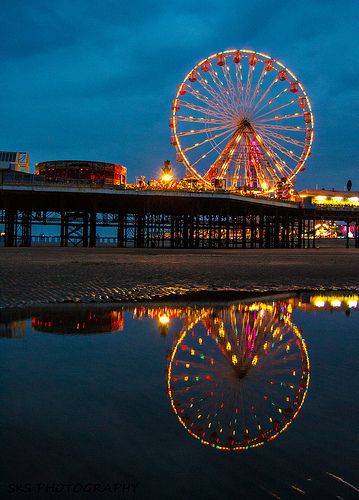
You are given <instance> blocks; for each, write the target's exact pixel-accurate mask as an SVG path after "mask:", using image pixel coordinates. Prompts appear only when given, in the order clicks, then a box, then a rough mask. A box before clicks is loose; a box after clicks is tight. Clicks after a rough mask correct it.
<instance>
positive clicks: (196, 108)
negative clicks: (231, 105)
mask: <svg viewBox="0 0 359 500" xmlns="http://www.w3.org/2000/svg"><path fill="white" fill-rule="evenodd" d="M181 107H185V108H188V109H192V110H193V111H198V112H201V113H202V114H204V115H209V116H213V117H215V118H221V117H222V118H226V119H228V116H226V115H225V114H224V113H221V112H220V111H214V110H211V109H208V108H207V109H206V108H205V107H203V106H198V105H197V104H192V103H191V102H187V101H181Z"/></svg>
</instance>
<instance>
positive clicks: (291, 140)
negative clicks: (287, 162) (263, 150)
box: [257, 126, 305, 149]
mask: <svg viewBox="0 0 359 500" xmlns="http://www.w3.org/2000/svg"><path fill="white" fill-rule="evenodd" d="M257 130H259V131H261V130H262V131H264V132H265V131H266V127H265V126H263V127H257ZM271 136H272V137H274V138H275V139H279V140H281V141H284V142H287V143H288V144H293V145H294V146H298V147H299V148H301V149H303V147H304V146H305V141H298V140H297V139H294V138H293V137H289V136H287V135H283V134H278V133H276V132H271Z"/></svg>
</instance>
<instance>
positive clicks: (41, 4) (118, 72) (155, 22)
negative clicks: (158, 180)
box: [0, 0, 359, 185]
mask: <svg viewBox="0 0 359 500" xmlns="http://www.w3.org/2000/svg"><path fill="white" fill-rule="evenodd" d="M357 10H358V7H357V2H356V1H355V2H354V1H347V2H346V3H345V5H344V6H343V3H342V2H339V1H337V0H334V1H332V2H330V5H329V3H328V2H326V1H324V0H323V1H322V0H316V1H309V2H301V3H300V4H289V3H288V2H280V1H277V0H254V1H253V2H244V1H238V0H237V1H234V0H231V1H228V0H223V1H222V2H220V3H218V1H217V2H214V1H212V0H210V1H206V2H204V1H203V2H202V1H193V0H182V1H181V2H180V3H176V4H175V3H173V2H165V1H164V0H163V1H160V0H157V1H150V0H148V1H145V0H139V1H137V2H130V1H128V2H122V1H121V2H119V1H117V0H113V1H111V0H107V1H103V2H99V1H91V2H88V1H85V0H72V1H70V0H62V1H59V2H48V1H45V0H28V1H27V2H23V1H21V2H20V1H18V0H15V1H14V0H12V1H9V0H3V2H2V11H3V12H4V13H5V14H6V15H4V20H3V21H2V36H1V39H0V55H1V57H2V65H1V68H0V120H1V121H0V123H1V124H2V134H1V137H2V143H1V145H0V149H15V150H16V149H26V150H29V151H30V153H31V155H32V159H33V161H41V160H46V159H48V158H57V157H58V158H60V157H66V156H68V155H70V156H72V157H77V158H82V157H83V158H91V157H93V158H95V159H98V160H101V159H102V160H104V161H119V162H122V163H124V164H126V165H127V166H128V167H129V168H130V172H131V175H132V176H133V177H134V175H137V174H140V173H143V174H146V175H147V176H151V175H154V173H153V168H154V165H158V164H159V163H160V162H161V161H163V159H164V158H167V157H169V158H170V159H171V160H174V156H175V155H174V151H173V149H172V148H171V147H170V145H169V135H170V134H169V129H168V115H169V110H170V105H171V100H172V99H173V97H174V94H175V92H176V89H177V85H178V84H179V83H180V82H181V80H182V79H183V77H184V76H185V74H186V73H187V72H188V71H189V69H190V68H192V67H193V66H194V65H195V64H196V63H197V62H198V61H199V60H200V59H202V58H204V57H206V56H207V55H209V54H211V53H213V52H217V51H221V50H224V49H227V48H233V47H238V48H252V49H255V50H259V51H263V52H267V53H269V54H271V55H273V56H274V57H276V58H278V59H279V60H281V61H282V62H283V63H284V64H286V65H288V67H289V68H290V69H292V70H293V71H294V73H295V74H296V75H297V76H298V78H299V79H300V81H301V82H303V84H304V86H305V88H306V90H307V92H308V95H309V96H310V98H311V101H312V104H313V109H314V113H315V118H316V124H317V130H316V136H315V142H314V149H313V154H312V156H311V158H310V159H309V161H308V168H307V170H306V172H305V174H304V175H303V176H302V181H300V183H302V182H306V183H307V184H310V183H313V182H317V179H318V174H319V175H321V176H323V178H324V177H325V178H327V179H328V182H330V183H331V182H334V181H335V182H337V181H338V172H340V170H341V169H342V168H343V162H346V164H348V163H350V164H351V165H353V166H356V169H357V165H358V161H359V157H358V151H357V147H356V137H357V135H358V125H357V119H356V117H357V115H358V111H359V110H358V101H359V99H358V83H359V74H358V69H357V64H356V58H357V54H356V45H357V43H356V41H357V28H356V26H355V19H356V17H357ZM3 124H6V126H4V125H3ZM350 168H352V167H350ZM354 175H356V176H357V180H358V185H359V173H355V174H354Z"/></svg>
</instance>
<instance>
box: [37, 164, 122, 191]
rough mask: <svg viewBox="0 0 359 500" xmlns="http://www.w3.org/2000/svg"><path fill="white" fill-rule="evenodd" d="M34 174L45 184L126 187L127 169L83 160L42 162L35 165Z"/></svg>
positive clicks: (117, 165)
mask: <svg viewBox="0 0 359 500" xmlns="http://www.w3.org/2000/svg"><path fill="white" fill-rule="evenodd" d="M36 174H37V175H41V176H43V177H44V178H45V180H46V181H47V182H61V183H63V182H65V183H66V182H67V183H72V182H74V181H75V182H78V183H84V184H95V185H99V186H101V185H115V186H124V185H126V178H127V169H126V167H124V166H123V165H119V164H117V163H105V162H102V161H101V162H100V161H86V160H85V161H84V160H56V161H44V162H41V163H37V164H36Z"/></svg>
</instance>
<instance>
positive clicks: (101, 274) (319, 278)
mask: <svg viewBox="0 0 359 500" xmlns="http://www.w3.org/2000/svg"><path fill="white" fill-rule="evenodd" d="M358 276H359V250H358V249H354V248H349V249H346V248H342V247H340V248H332V247H331V248H325V247H324V248H319V249H318V248H315V249H264V250H259V249H245V250H242V249H239V250H220V249H206V250H187V249H186V250H184V249H182V250H176V249H173V250H167V249H112V248H111V249H109V248H39V247H35V248H2V249H0V308H6V307H10V308H13V307H27V306H32V305H33V306H35V305H44V304H56V303H84V304H91V303H93V304H100V303H125V302H139V301H141V302H153V301H154V300H157V301H158V300H161V301H165V300H174V299H176V300H178V299H179V298H180V300H181V301H182V300H185V301H188V300H191V297H194V300H199V299H200V297H201V296H202V297H204V296H206V295H209V294H221V295H222V294H223V293H224V294H227V295H228V296H231V295H233V294H234V295H238V296H239V294H242V295H243V294H263V293H268V292H269V293H281V292H304V291H339V290H342V291H346V292H350V291H357V290H359V278H358Z"/></svg>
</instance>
